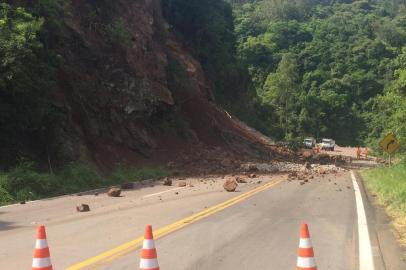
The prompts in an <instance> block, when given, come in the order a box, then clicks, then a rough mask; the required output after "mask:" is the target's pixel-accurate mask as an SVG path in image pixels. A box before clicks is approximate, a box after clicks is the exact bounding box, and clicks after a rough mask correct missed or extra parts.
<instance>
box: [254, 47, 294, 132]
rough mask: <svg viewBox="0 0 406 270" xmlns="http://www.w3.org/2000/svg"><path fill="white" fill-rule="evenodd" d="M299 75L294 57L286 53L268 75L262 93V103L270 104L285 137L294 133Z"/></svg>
mask: <svg viewBox="0 0 406 270" xmlns="http://www.w3.org/2000/svg"><path fill="white" fill-rule="evenodd" d="M299 79H300V78H299V73H298V65H297V60H296V56H295V55H294V54H292V53H286V54H284V55H283V56H282V60H281V61H280V63H279V66H278V69H277V70H276V72H275V73H271V74H269V75H268V77H267V79H266V82H265V85H264V89H263V92H262V93H261V95H262V97H263V100H264V102H266V103H269V104H272V106H273V107H274V108H275V109H276V113H277V115H278V116H279V121H280V126H281V127H282V126H283V127H284V132H285V137H288V135H289V134H291V133H293V132H294V131H295V119H296V106H295V104H296V100H297V93H298V90H299Z"/></svg>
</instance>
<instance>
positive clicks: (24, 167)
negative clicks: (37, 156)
mask: <svg viewBox="0 0 406 270" xmlns="http://www.w3.org/2000/svg"><path fill="white" fill-rule="evenodd" d="M166 175H169V171H168V170H166V169H165V168H163V167H150V168H134V167H129V166H124V165H122V164H119V165H117V167H116V169H115V170H114V171H113V173H112V175H111V176H110V177H107V178H103V177H101V176H100V175H99V174H98V173H97V171H96V169H95V168H94V167H92V166H91V165H88V164H84V163H79V162H75V163H71V164H69V165H67V166H66V167H65V168H64V169H62V170H61V171H59V172H58V173H56V174H49V173H40V172H37V171H36V170H35V169H34V164H33V163H31V162H22V163H20V164H19V165H18V166H17V167H15V168H14V169H12V170H10V171H8V172H1V171H0V206H1V205H6V204H10V203H15V202H21V201H30V200H36V199H42V198H48V197H53V196H59V195H66V194H71V193H75V192H81V191H86V190H90V189H95V188H104V187H108V186H112V185H120V184H122V183H124V182H136V181H141V180H145V179H151V178H157V177H161V176H166Z"/></svg>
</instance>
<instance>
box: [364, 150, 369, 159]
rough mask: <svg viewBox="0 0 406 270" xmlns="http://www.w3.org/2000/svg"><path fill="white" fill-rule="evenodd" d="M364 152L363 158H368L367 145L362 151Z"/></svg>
mask: <svg viewBox="0 0 406 270" xmlns="http://www.w3.org/2000/svg"><path fill="white" fill-rule="evenodd" d="M364 154H365V158H366V159H367V160H368V147H367V148H365V152H364Z"/></svg>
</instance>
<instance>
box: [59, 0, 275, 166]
mask: <svg viewBox="0 0 406 270" xmlns="http://www.w3.org/2000/svg"><path fill="white" fill-rule="evenodd" d="M64 22H65V24H66V30H65V31H64V34H63V35H64V36H63V42H62V43H61V44H60V45H59V46H58V48H57V51H58V53H59V55H60V58H61V59H63V61H62V65H61V68H60V70H59V72H58V89H59V90H58V93H59V94H58V97H57V99H58V101H59V103H60V105H61V106H62V107H63V108H65V109H66V113H67V115H68V118H67V119H68V120H67V121H66V123H65V125H64V132H63V133H64V135H63V137H64V143H63V149H64V150H63V151H65V153H67V154H68V155H70V156H71V157H74V159H78V158H82V159H90V160H92V161H95V162H96V164H97V165H98V166H99V167H100V168H102V169H106V170H108V169H109V168H111V167H112V166H114V165H115V163H116V162H129V163H132V164H150V163H164V164H166V163H167V162H169V161H177V160H178V161H179V160H182V161H185V159H190V158H191V157H192V156H195V155H194V154H193V153H197V152H205V151H202V150H206V151H207V150H210V149H214V150H213V151H219V152H221V153H224V155H225V156H229V157H230V158H231V156H233V155H234V154H235V153H241V152H243V153H245V154H249V155H251V154H252V155H254V156H257V157H260V156H262V157H263V156H267V157H268V152H269V151H273V149H271V148H269V149H268V150H265V149H264V148H263V147H264V146H266V144H265V143H264V140H263V139H262V138H260V137H258V136H257V135H256V134H255V133H253V132H251V130H250V129H249V128H246V127H244V126H243V125H241V124H239V123H238V122H237V121H235V120H233V119H232V117H231V116H230V115H229V114H228V113H226V112H225V111H223V110H222V109H221V108H219V107H218V106H216V105H215V103H214V102H213V94H212V92H211V89H212V87H211V83H210V82H209V81H208V80H207V79H206V76H205V74H204V72H203V71H202V68H201V66H200V64H199V63H198V61H196V60H195V59H194V58H193V57H192V56H191V54H190V53H188V49H187V48H185V47H184V46H183V45H182V44H181V43H180V42H178V41H177V40H176V38H175V37H174V35H173V34H171V33H169V31H167V29H168V28H169V27H168V25H167V24H166V22H165V20H164V19H163V17H162V12H161V5H160V1H159V0H147V1H145V0H135V1H134V0H132V1H130V0H117V1H114V2H107V1H72V4H71V5H70V6H69V7H68V8H67V11H66V12H65V17H64ZM210 147H213V148H210ZM268 147H270V146H269V145H268ZM219 149H222V150H221V151H220V150H219ZM209 152H210V151H209ZM180 153H182V155H180ZM233 153H234V154H233ZM219 158H220V157H219ZM199 159H207V157H202V156H199Z"/></svg>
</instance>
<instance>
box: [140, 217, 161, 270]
mask: <svg viewBox="0 0 406 270" xmlns="http://www.w3.org/2000/svg"><path fill="white" fill-rule="evenodd" d="M140 270H159V265H158V258H157V253H156V249H155V242H154V236H153V235H152V226H151V225H147V226H146V227H145V233H144V242H143V243H142V250H141V260H140Z"/></svg>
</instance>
